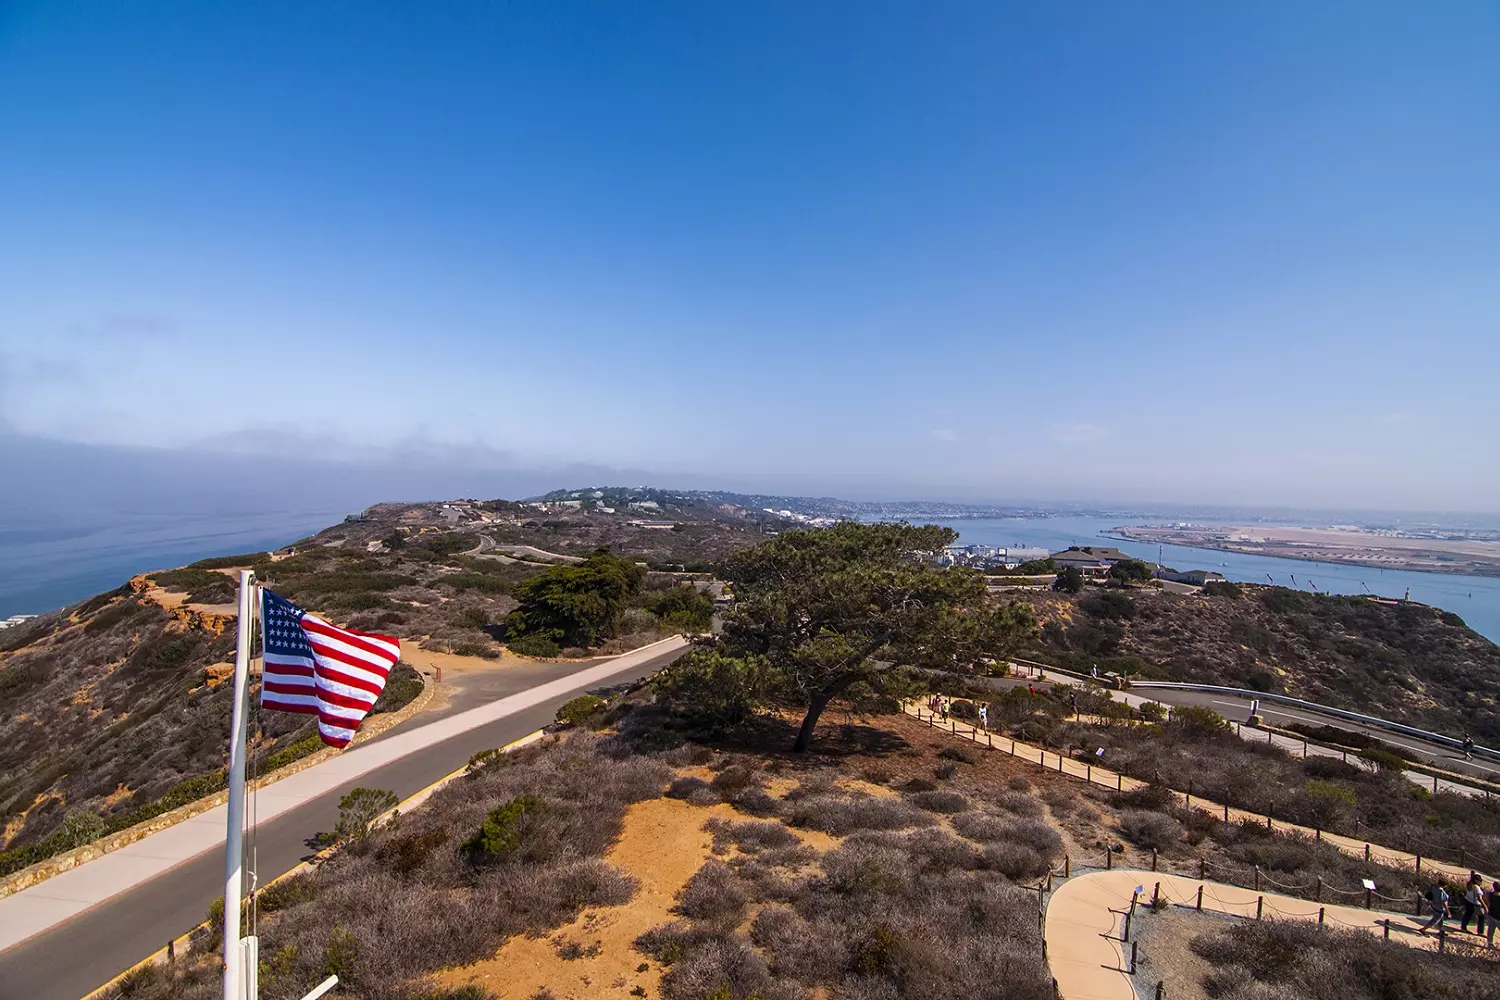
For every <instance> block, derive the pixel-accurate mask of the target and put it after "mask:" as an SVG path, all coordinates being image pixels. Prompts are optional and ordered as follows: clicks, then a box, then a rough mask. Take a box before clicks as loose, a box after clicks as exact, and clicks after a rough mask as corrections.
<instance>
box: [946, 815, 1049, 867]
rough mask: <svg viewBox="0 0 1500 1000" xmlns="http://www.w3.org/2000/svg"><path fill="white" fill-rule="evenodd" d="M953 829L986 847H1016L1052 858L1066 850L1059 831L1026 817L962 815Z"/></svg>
mask: <svg viewBox="0 0 1500 1000" xmlns="http://www.w3.org/2000/svg"><path fill="white" fill-rule="evenodd" d="M952 822H953V829H955V830H957V831H958V832H959V833H961V834H963V835H964V836H965V837H968V838H969V839H970V840H977V841H979V842H980V843H984V844H998V843H1012V844H1019V845H1022V846H1024V847H1027V848H1029V849H1031V850H1033V851H1035V852H1037V853H1038V854H1039V855H1042V856H1044V857H1050V856H1051V855H1053V854H1056V853H1058V852H1059V851H1061V850H1062V838H1061V837H1060V836H1058V834H1057V831H1056V830H1054V829H1052V827H1050V826H1048V825H1047V824H1046V823H1044V822H1043V821H1041V820H1039V819H1028V818H1026V817H1022V816H997V815H996V814H994V813H987V812H966V813H959V814H958V815H957V816H954V817H953V821H952Z"/></svg>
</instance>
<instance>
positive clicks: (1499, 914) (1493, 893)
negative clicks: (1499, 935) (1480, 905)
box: [1484, 882, 1500, 948]
mask: <svg viewBox="0 0 1500 1000" xmlns="http://www.w3.org/2000/svg"><path fill="white" fill-rule="evenodd" d="M1484 903H1485V906H1486V908H1488V910H1489V916H1490V926H1489V929H1488V930H1487V931H1485V936H1484V939H1485V943H1486V944H1487V945H1488V946H1489V947H1491V948H1493V947H1495V925H1496V924H1500V882H1491V883H1490V891H1489V892H1487V893H1485V898H1484Z"/></svg>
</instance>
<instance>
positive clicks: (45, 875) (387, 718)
mask: <svg viewBox="0 0 1500 1000" xmlns="http://www.w3.org/2000/svg"><path fill="white" fill-rule="evenodd" d="M417 673H418V676H421V671H418V672H417ZM438 686H439V685H438V684H437V682H436V681H433V680H431V679H430V678H425V677H424V678H423V683H422V691H421V693H419V694H418V695H417V696H416V697H415V698H413V699H412V700H411V701H409V702H407V703H406V704H405V705H402V706H401V707H400V708H399V709H397V710H396V711H394V712H387V713H383V714H381V715H377V716H375V717H374V718H372V719H370V720H369V721H368V722H366V723H365V724H364V725H362V726H360V728H359V731H358V732H357V733H356V734H355V736H354V739H353V741H351V743H350V746H356V745H358V744H360V743H365V742H368V741H369V740H372V739H374V738H375V737H376V736H379V735H381V734H382V733H384V732H386V731H387V730H389V729H393V728H395V727H396V726H398V725H400V724H401V723H403V722H406V721H407V720H408V719H410V718H411V717H412V716H414V715H416V714H417V713H418V712H421V711H422V710H423V709H425V708H426V707H427V706H428V705H429V704H430V703H431V702H432V699H433V698H434V697H435V695H436V689H437V688H438ZM338 752H339V751H338V750H335V749H334V748H333V747H324V748H322V749H321V750H315V751H314V752H312V753H310V754H308V755H307V756H306V757H300V758H298V759H297V760H294V761H292V762H291V763H290V764H287V765H286V766H285V767H279V768H277V769H276V770H274V771H272V772H271V773H270V774H266V775H262V776H261V777H260V778H258V779H257V780H256V781H255V782H254V784H253V788H257V789H259V788H265V787H267V786H268V785H274V784H275V783H276V782H278V781H280V780H281V779H283V778H290V777H291V776H292V775H294V774H296V773H298V772H299V771H305V770H306V769H307V768H309V767H313V766H314V765H317V764H321V763H322V762H323V761H325V760H328V759H330V758H332V757H333V756H334V754H336V753H338ZM228 798H229V790H228V789H227V788H226V789H223V790H221V791H217V792H215V793H214V794H212V795H207V796H204V797H203V798H201V799H195V800H194V801H192V802H189V803H187V804H185V805H180V806H178V807H177V808H176V809H170V810H168V811H167V812H164V813H162V814H161V815H160V816H153V817H151V818H150V819H147V820H142V821H141V822H139V823H137V824H135V825H134V826H129V827H126V828H125V829H123V830H121V831H119V832H118V833H112V834H110V835H109V836H107V837H101V838H100V839H98V840H95V841H91V842H90V843H87V844H82V845H80V846H78V847H74V848H72V849H70V850H67V851H64V852H62V853H61V854H54V855H53V856H52V857H50V858H47V859H45V860H43V861H38V862H37V863H36V864H34V865H28V866H26V867H25V868H22V869H21V870H20V871H14V872H11V873H10V874H9V875H6V876H4V877H3V878H0V899H3V898H5V897H6V896H9V895H11V894H13V893H17V892H20V891H21V890H22V889H29V888H31V887H32V886H34V885H39V884H41V883H42V882H45V881H47V879H49V878H52V877H53V876H54V875H61V874H62V873H63V872H65V871H70V870H71V869H73V868H76V867H78V866H79V865H81V864H85V863H87V862H89V861H93V860H94V859H95V858H100V857H103V856H104V855H106V854H109V853H110V852H112V851H118V850H119V849H120V848H122V847H127V846H129V845H131V844H134V843H135V842H136V841H138V840H144V839H145V838H147V837H149V836H151V835H152V834H155V833H160V832H161V831H162V830H165V829H167V828H169V827H173V826H176V825H177V824H178V823H181V822H183V821H184V820H189V819H192V818H193V817H194V816H197V815H198V814H200V813H205V812H207V811H208V810H210V809H214V808H217V807H219V806H221V805H223V804H224V803H225V802H226V801H227V800H228Z"/></svg>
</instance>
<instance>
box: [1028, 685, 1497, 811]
mask: <svg viewBox="0 0 1500 1000" xmlns="http://www.w3.org/2000/svg"><path fill="white" fill-rule="evenodd" d="M1021 669H1023V670H1024V669H1025V667H1024V666H1023V667H1022V668H1021ZM1048 677H1049V678H1059V679H1060V683H1065V684H1066V683H1072V682H1071V681H1070V680H1068V679H1065V678H1062V675H1059V674H1057V673H1055V672H1053V673H1050V674H1049V675H1048ZM1003 683H1005V684H1006V685H1008V686H1016V685H1019V684H1026V683H1029V682H1028V681H1027V680H1026V678H1025V677H1022V678H1020V679H1018V680H1010V679H1007V680H1005V681H1003ZM1115 697H1116V698H1119V697H1121V695H1120V693H1119V692H1116V693H1115ZM1124 699H1125V700H1126V701H1127V702H1129V703H1131V704H1138V703H1140V702H1142V701H1159V702H1161V703H1162V704H1164V705H1202V706H1206V707H1208V708H1211V709H1213V710H1214V711H1215V712H1218V713H1219V714H1220V715H1222V716H1224V718H1226V719H1228V720H1229V721H1230V722H1233V723H1236V724H1237V725H1236V732H1237V733H1238V734H1239V735H1240V736H1241V737H1243V738H1245V739H1254V740H1265V739H1266V736H1267V734H1266V733H1265V732H1264V731H1263V730H1252V729H1243V730H1241V727H1240V726H1239V725H1238V724H1239V723H1243V722H1244V721H1245V720H1246V719H1248V718H1250V699H1249V698H1244V697H1239V696H1237V695H1230V694H1224V693H1222V692H1218V691H1182V690H1178V689H1176V688H1135V689H1133V690H1132V691H1129V692H1127V693H1126V694H1125V695H1124ZM1260 714H1261V717H1262V718H1263V719H1265V720H1266V722H1268V723H1269V724H1271V725H1273V726H1276V727H1278V728H1282V729H1285V728H1288V727H1289V726H1290V725H1291V724H1292V723H1297V724H1301V725H1309V726H1332V727H1333V728H1335V729H1341V730H1344V731H1345V732H1353V733H1363V734H1364V735H1367V736H1373V737H1375V738H1376V739H1379V740H1382V741H1384V742H1386V743H1389V744H1391V745H1392V746H1399V747H1400V748H1401V749H1402V750H1403V751H1406V752H1407V753H1408V754H1409V756H1410V757H1411V758H1412V759H1413V760H1418V761H1421V762H1423V763H1426V764H1431V765H1433V766H1435V767H1438V768H1441V769H1442V770H1445V771H1453V772H1455V773H1459V774H1467V775H1470V776H1471V777H1475V778H1482V779H1486V780H1489V781H1500V764H1497V763H1496V762H1494V761H1490V760H1482V759H1479V758H1475V759H1474V760H1464V756H1463V754H1462V753H1459V752H1458V751H1456V750H1454V749H1452V748H1451V747H1446V746H1441V745H1439V744H1436V743H1430V742H1428V741H1426V740H1421V739H1417V738H1416V737H1413V736H1404V735H1401V734H1398V733H1393V732H1391V731H1390V730H1387V729H1381V728H1379V727H1377V726H1367V725H1364V724H1363V723H1359V722H1355V721H1353V720H1351V719H1343V718H1340V717H1338V716H1334V715H1322V714H1320V713H1318V712H1314V711H1311V710H1309V709H1303V708H1298V707H1297V706H1295V705H1281V704H1277V703H1275V702H1269V701H1262V702H1261V705H1260ZM1271 742H1273V743H1275V744H1276V745H1277V746H1280V747H1282V748H1284V749H1286V750H1288V751H1290V752H1292V753H1294V754H1297V755H1299V756H1300V755H1302V754H1303V752H1304V741H1302V740H1300V739H1294V738H1291V737H1284V736H1273V737H1272V738H1271ZM1306 752H1307V753H1309V754H1312V755H1314V756H1317V755H1319V754H1320V752H1321V753H1322V755H1324V756H1334V757H1337V756H1340V754H1339V752H1338V751H1335V750H1327V749H1321V750H1320V748H1319V747H1317V746H1316V745H1308V746H1306ZM1406 775H1407V777H1408V778H1410V779H1411V781H1412V783H1413V784H1417V785H1421V786H1423V787H1424V788H1431V787H1432V777H1431V776H1430V775H1426V774H1423V773H1421V772H1419V771H1407V772H1406ZM1437 787H1438V788H1439V789H1440V790H1448V791H1456V792H1460V793H1462V794H1482V793H1476V791H1475V790H1474V789H1473V788H1470V787H1469V786H1466V785H1462V784H1458V783H1456V782H1453V781H1450V780H1448V779H1446V778H1439V779H1438V781H1437Z"/></svg>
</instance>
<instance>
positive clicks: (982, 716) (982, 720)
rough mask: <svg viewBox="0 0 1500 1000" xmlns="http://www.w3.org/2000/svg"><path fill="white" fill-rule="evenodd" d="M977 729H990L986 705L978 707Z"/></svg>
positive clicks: (988, 712) (988, 711)
mask: <svg viewBox="0 0 1500 1000" xmlns="http://www.w3.org/2000/svg"><path fill="white" fill-rule="evenodd" d="M979 728H980V729H989V728H990V707H989V706H988V705H980V706H979Z"/></svg>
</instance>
